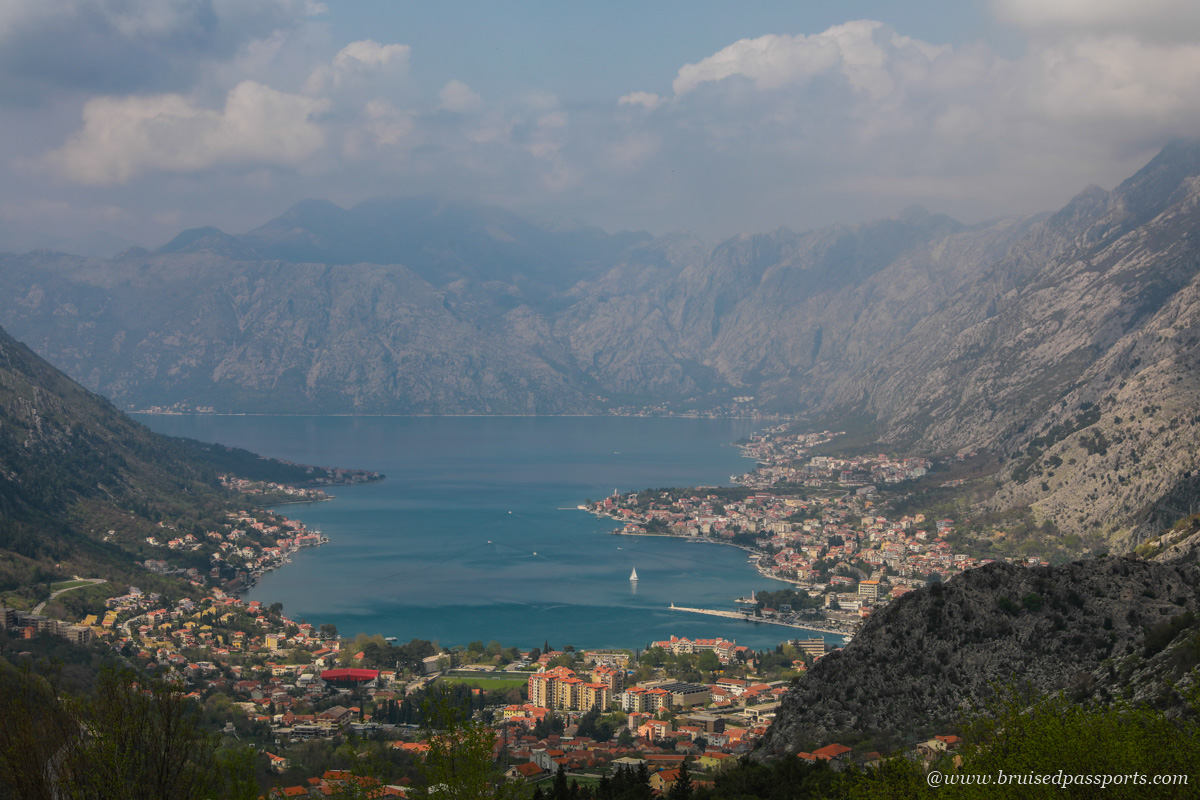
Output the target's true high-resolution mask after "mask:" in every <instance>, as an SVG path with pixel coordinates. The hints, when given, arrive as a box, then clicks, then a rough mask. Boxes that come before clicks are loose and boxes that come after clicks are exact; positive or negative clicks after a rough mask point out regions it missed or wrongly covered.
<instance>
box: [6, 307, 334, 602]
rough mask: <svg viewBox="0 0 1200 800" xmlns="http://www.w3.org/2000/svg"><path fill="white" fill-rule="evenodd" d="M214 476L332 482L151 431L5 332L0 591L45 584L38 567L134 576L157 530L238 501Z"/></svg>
mask: <svg viewBox="0 0 1200 800" xmlns="http://www.w3.org/2000/svg"><path fill="white" fill-rule="evenodd" d="M218 472H220V473H226V474H232V475H238V476H241V477H246V478H250V479H256V480H274V481H288V482H294V483H303V482H307V481H309V480H312V479H313V478H315V477H329V473H328V471H327V470H323V469H320V468H309V467H303V466H299V465H293V464H285V463H281V462H277V461H272V460H270V459H262V458H259V457H258V456H255V455H254V454H252V453H248V452H246V451H242V450H237V449H232V448H226V447H223V446H219V445H206V444H202V443H200V442H196V441H192V440H188V439H178V438H171V437H166V436H161V435H159V434H156V433H154V432H152V431H150V430H149V429H147V428H146V427H145V426H143V425H140V424H139V423H137V422H134V421H133V420H131V419H130V418H129V417H127V416H126V415H125V414H123V413H121V412H120V411H118V410H117V409H116V408H114V407H113V406H112V404H111V403H110V402H108V401H107V400H105V399H103V398H101V397H99V396H97V395H95V394H92V393H91V392H89V391H87V390H86V389H84V388H83V387H81V386H79V385H78V384H77V383H75V382H74V381H72V380H71V379H70V378H68V377H67V376H65V375H63V374H62V373H61V372H59V371H58V370H56V369H54V368H53V367H51V366H50V365H49V364H47V363H46V362H45V361H43V360H42V359H41V358H39V357H38V356H37V355H36V354H34V353H33V352H32V351H31V350H30V349H29V348H27V347H25V346H24V345H23V344H21V343H20V342H17V341H15V340H14V339H13V338H12V337H11V336H9V335H8V333H6V332H5V331H4V330H2V329H0V591H3V592H8V591H13V590H18V589H21V590H27V589H29V588H31V586H30V584H31V583H36V582H39V581H40V579H34V580H33V581H31V580H30V579H29V576H30V575H31V574H33V572H31V570H33V568H34V567H35V565H41V566H42V567H44V569H45V571H46V574H50V575H53V574H65V575H70V574H71V570H73V569H74V570H78V571H80V572H84V571H88V572H89V574H91V575H96V574H112V573H111V570H116V571H118V572H122V571H125V570H127V569H128V568H130V566H131V564H132V562H133V560H134V556H133V555H132V552H133V550H134V549H136V548H137V546H138V545H140V544H141V541H142V538H141V537H144V536H146V535H147V534H148V533H153V532H157V531H158V530H159V529H158V528H156V527H155V526H156V525H157V524H158V523H159V522H162V521H164V520H166V521H170V522H172V523H176V524H185V522H184V521H199V520H201V519H203V518H206V517H212V516H214V515H215V516H216V517H217V518H221V516H222V514H223V513H224V511H225V510H226V508H227V506H229V505H230V504H231V503H233V501H234V499H235V496H234V495H233V494H231V493H230V492H228V491H225V490H224V489H222V488H221V486H220V484H219V481H218V480H217V473H218ZM185 530H187V531H188V532H192V531H191V529H190V528H185ZM201 566H205V567H207V562H205V563H203V564H202V565H201ZM142 574H144V573H142Z"/></svg>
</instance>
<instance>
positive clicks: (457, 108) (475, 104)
mask: <svg viewBox="0 0 1200 800" xmlns="http://www.w3.org/2000/svg"><path fill="white" fill-rule="evenodd" d="M438 99H439V100H440V101H441V102H440V104H439V108H443V109H445V110H446V111H453V112H455V113H456V114H466V113H468V112H471V111H478V110H479V109H480V108H482V107H483V98H482V97H480V96H479V95H478V94H476V93H475V92H474V91H473V90H472V89H471V87H470V86H467V85H466V84H465V83H463V82H462V81H456V80H455V81H450V82H449V83H447V84H446V85H445V86H443V87H442V91H441V92H440V93H439V94H438Z"/></svg>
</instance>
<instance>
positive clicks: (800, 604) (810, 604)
mask: <svg viewBox="0 0 1200 800" xmlns="http://www.w3.org/2000/svg"><path fill="white" fill-rule="evenodd" d="M754 599H755V600H757V601H758V607H759V608H779V607H780V606H782V605H789V606H791V607H792V609H793V610H796V609H801V608H820V607H821V606H822V605H824V602H823V601H822V600H821V598H819V597H809V596H808V592H797V591H796V590H795V589H780V590H779V591H777V592H764V591H756V592H755V593H754Z"/></svg>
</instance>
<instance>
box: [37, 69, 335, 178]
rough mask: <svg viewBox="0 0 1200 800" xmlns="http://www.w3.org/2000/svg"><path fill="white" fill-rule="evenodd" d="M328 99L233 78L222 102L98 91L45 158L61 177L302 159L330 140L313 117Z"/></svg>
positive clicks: (125, 174)
mask: <svg viewBox="0 0 1200 800" xmlns="http://www.w3.org/2000/svg"><path fill="white" fill-rule="evenodd" d="M326 107H327V103H326V102H325V101H322V100H314V99H313V98H310V97H305V96H302V95H293V94H285V93H283V92H279V91H276V90H274V89H271V88H270V87H267V86H263V85H262V84H259V83H254V82H252V81H244V82H242V83H240V84H238V85H237V86H235V87H234V88H233V89H232V90H231V91H230V92H229V94H228V95H227V97H226V100H225V106H224V108H222V109H220V110H211V109H206V108H202V107H199V106H197V105H196V104H195V102H194V101H192V100H191V99H189V98H186V97H183V96H182V95H177V94H164V95H153V96H149V97H99V98H96V99H93V100H90V101H88V103H87V104H86V105H85V106H84V109H83V127H82V128H81V129H80V130H79V131H78V132H77V133H76V134H75V135H74V136H72V137H71V139H70V140H69V141H68V142H67V143H66V144H65V145H63V146H62V147H61V148H59V149H58V150H54V151H52V152H50V153H49V154H47V156H46V160H47V162H48V163H49V164H50V165H51V166H52V167H53V168H54V169H55V170H56V171H57V172H58V174H59V175H60V176H62V177H63V178H65V179H67V180H69V181H71V182H74V183H81V184H89V185H105V184H115V183H124V182H127V181H129V180H130V179H131V178H133V177H135V176H137V175H140V174H142V173H144V172H147V171H151V170H161V171H168V172H197V171H200V170H205V169H209V168H211V167H216V166H246V165H287V166H298V165H300V164H302V163H303V162H304V161H305V160H306V159H308V158H309V157H311V156H312V155H313V154H314V153H316V152H317V151H319V150H320V149H321V148H322V147H323V145H324V143H325V135H324V132H323V131H322V129H321V128H320V127H319V126H318V125H317V124H316V123H315V122H314V120H313V117H314V115H316V114H319V113H320V112H321V111H323V110H324V109H325V108H326Z"/></svg>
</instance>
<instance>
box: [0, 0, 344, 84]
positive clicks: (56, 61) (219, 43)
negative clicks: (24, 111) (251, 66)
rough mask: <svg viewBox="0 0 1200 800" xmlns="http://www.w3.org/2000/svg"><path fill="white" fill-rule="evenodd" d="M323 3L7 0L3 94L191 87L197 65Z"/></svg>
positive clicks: (1, 22) (0, 25)
mask: <svg viewBox="0 0 1200 800" xmlns="http://www.w3.org/2000/svg"><path fill="white" fill-rule="evenodd" d="M323 8H324V7H323V6H321V5H319V4H316V3H313V2H311V0H259V2H244V0H54V2H47V0H4V2H3V3H0V102H8V103H18V104H24V105H40V104H43V103H46V102H48V101H51V100H53V98H55V97H56V96H57V95H59V94H61V93H78V92H84V93H103V94H118V93H124V92H135V91H161V90H164V89H183V88H190V87H191V85H192V84H193V82H194V81H195V80H196V78H197V76H198V74H199V73H200V72H201V71H202V70H203V68H204V67H206V66H208V65H211V64H214V63H218V62H221V61H224V60H228V59H230V58H232V57H233V56H235V55H236V54H237V53H238V52H239V51H240V50H242V49H243V48H244V47H246V46H248V45H249V44H250V43H252V42H254V41H256V40H259V39H262V38H267V37H270V36H271V35H273V34H274V33H275V32H277V31H280V30H285V29H292V28H296V27H297V26H300V25H302V24H304V23H305V22H306V21H307V20H308V19H309V18H311V17H312V16H314V15H317V14H319V13H321V12H322V10H323Z"/></svg>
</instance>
